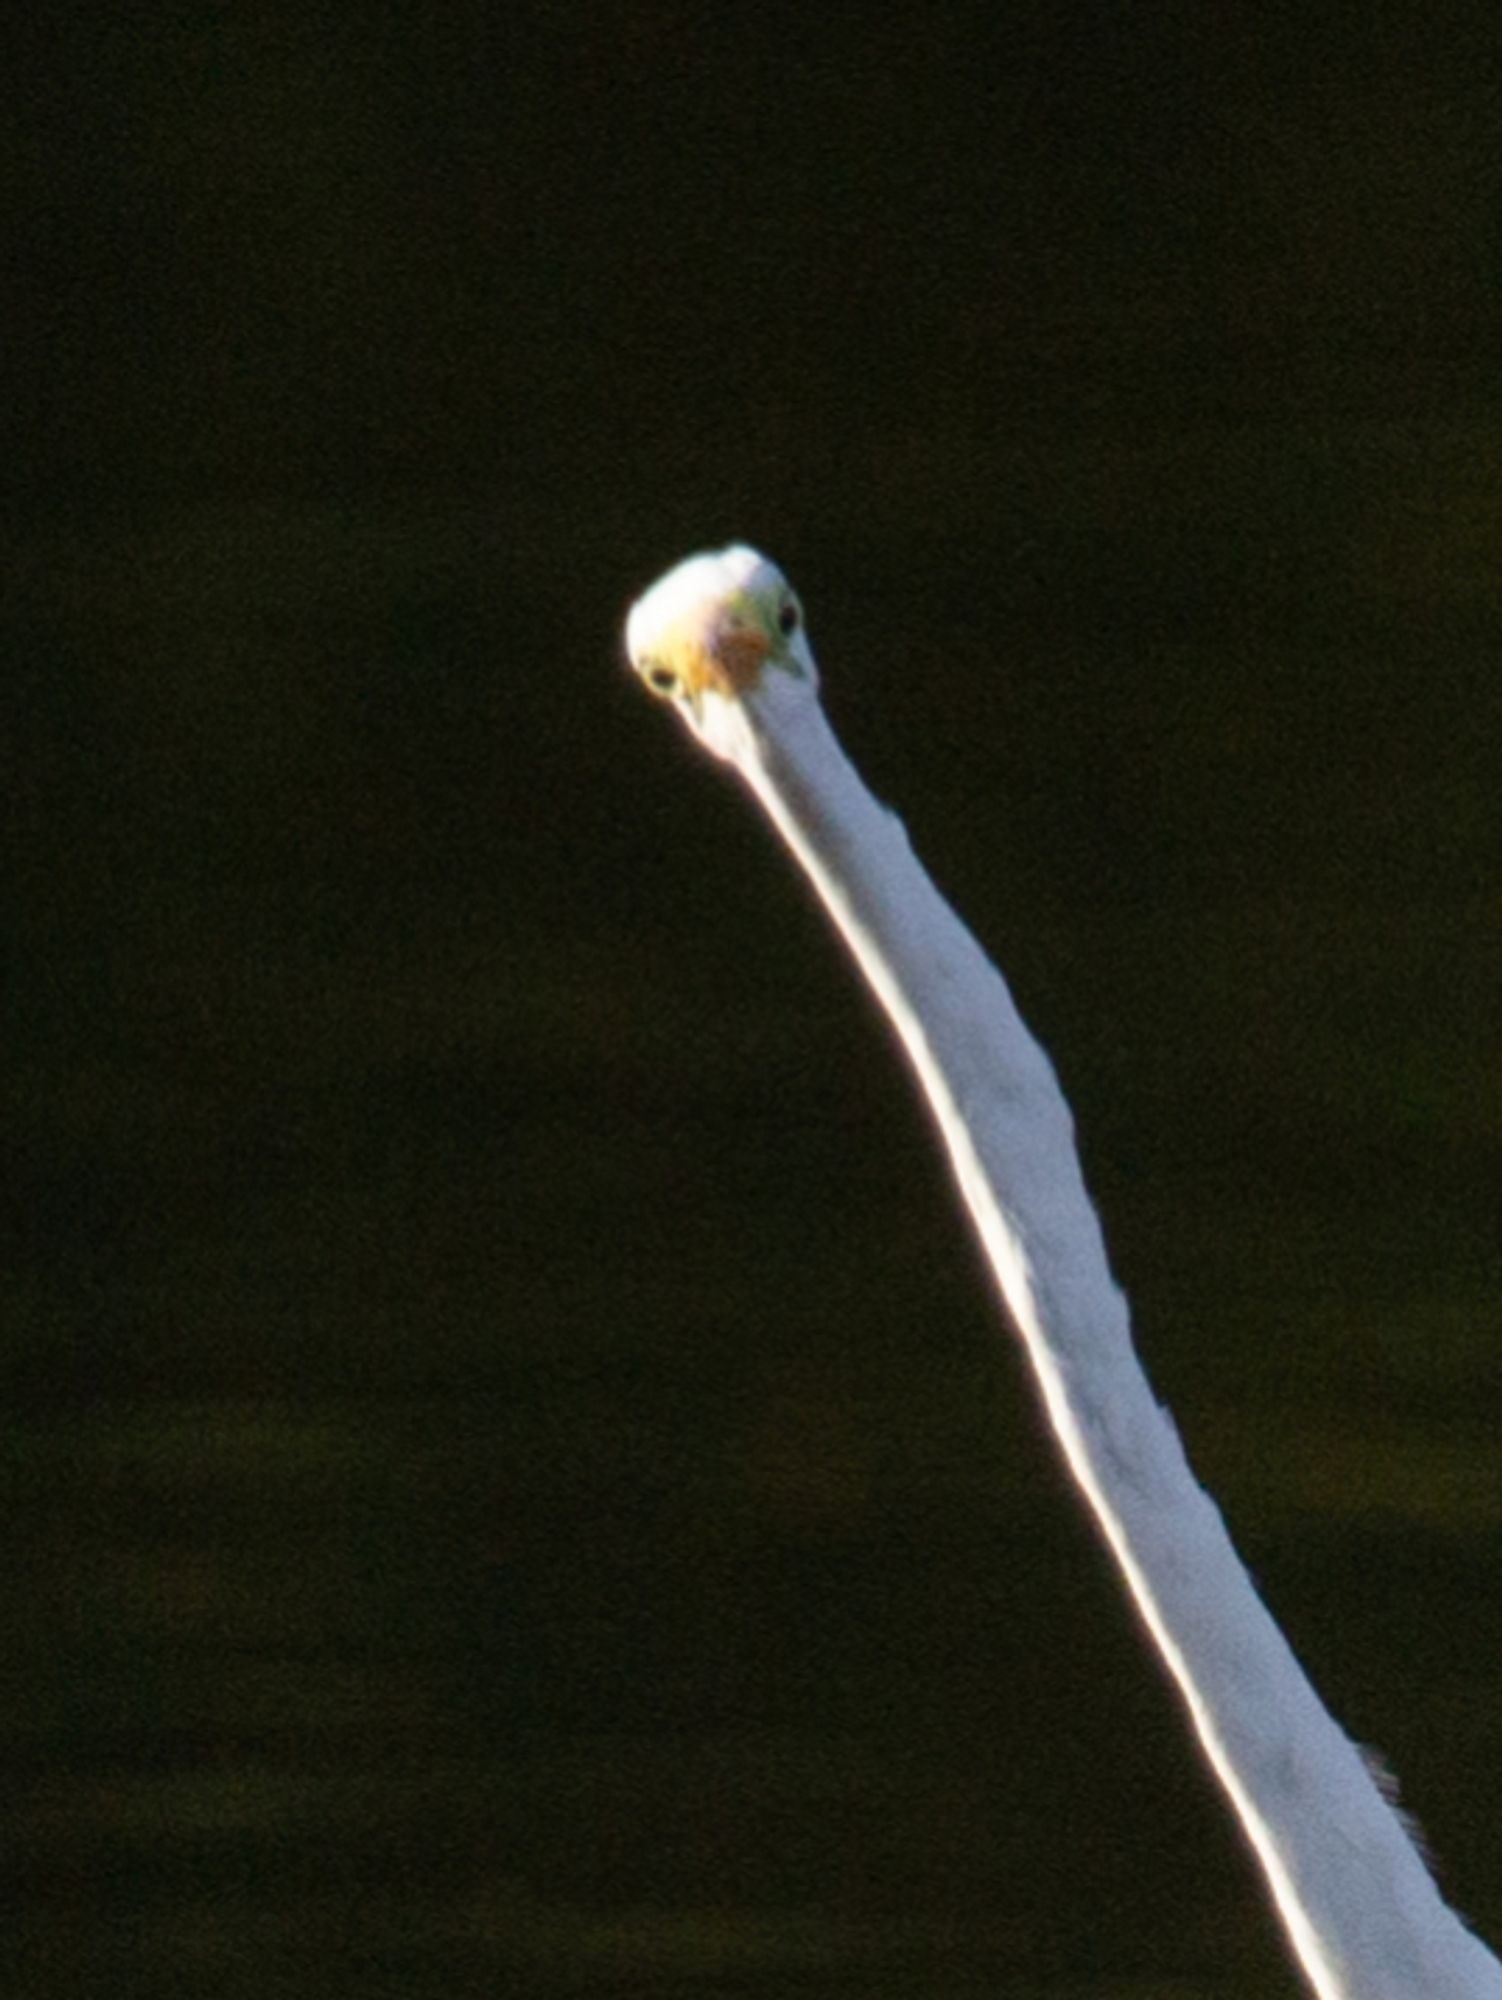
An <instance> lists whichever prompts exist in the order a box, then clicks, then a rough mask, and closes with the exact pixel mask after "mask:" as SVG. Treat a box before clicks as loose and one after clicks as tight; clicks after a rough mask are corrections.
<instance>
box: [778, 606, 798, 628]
mask: <svg viewBox="0 0 1502 2000" xmlns="http://www.w3.org/2000/svg"><path fill="white" fill-rule="evenodd" d="M777 623H778V625H779V627H780V628H781V630H782V631H784V632H796V631H797V629H798V607H797V605H796V604H784V605H783V607H782V609H781V610H780V611H779V612H778V614H777Z"/></svg>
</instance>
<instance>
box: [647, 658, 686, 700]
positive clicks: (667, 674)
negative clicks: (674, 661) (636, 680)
mask: <svg viewBox="0 0 1502 2000" xmlns="http://www.w3.org/2000/svg"><path fill="white" fill-rule="evenodd" d="M641 677H642V679H643V680H644V681H645V682H646V684H647V686H648V687H649V688H650V689H651V690H652V692H653V694H660V695H664V696H668V695H675V694H677V692H678V676H677V675H676V674H675V673H674V672H673V669H672V668H671V667H665V666H664V665H663V664H662V662H661V661H660V660H651V661H649V662H648V663H647V665H646V666H644V667H643V668H642V670H641Z"/></svg>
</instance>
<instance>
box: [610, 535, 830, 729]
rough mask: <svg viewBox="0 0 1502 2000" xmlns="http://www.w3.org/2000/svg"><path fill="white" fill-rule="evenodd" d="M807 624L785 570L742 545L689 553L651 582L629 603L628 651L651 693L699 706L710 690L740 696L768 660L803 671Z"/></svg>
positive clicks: (731, 698)
mask: <svg viewBox="0 0 1502 2000" xmlns="http://www.w3.org/2000/svg"><path fill="white" fill-rule="evenodd" d="M802 623H803V614H802V610H801V608H800V606H799V604H798V600H797V598H796V597H795V596H794V594H793V591H792V589H791V587H790V586H789V584H788V581H787V578H786V577H785V576H784V575H783V574H782V571H781V570H780V569H778V567H777V565H776V564H775V563H771V562H768V561H767V559H766V557H765V556H761V555H758V554H757V552H756V551H755V549H749V548H746V547H744V546H743V545H740V544H737V545H735V546H733V547H731V548H728V549H722V550H719V551H718V552H716V553H715V554H712V555H700V556H690V557H689V558H688V560H687V561H686V562H682V563H679V565H678V566H677V568H676V569H672V570H669V572H668V573H667V575H666V576H664V577H662V578H661V579H660V580H659V581H658V582H657V583H655V584H653V586H652V588H651V589H650V590H649V591H647V592H646V594H645V595H644V596H643V597H641V598H640V599H638V601H637V603H636V604H635V605H634V606H633V607H632V611H631V615H630V618H629V619H628V620H627V624H626V650H627V653H628V654H629V656H630V660H631V665H632V667H633V668H634V669H635V671H636V672H637V673H638V674H639V675H640V677H641V679H642V680H643V681H644V682H645V683H646V685H647V687H648V688H649V689H650V691H651V692H652V693H653V694H655V695H658V696H660V697H661V698H662V699H663V700H665V701H677V700H687V701H688V702H689V703H690V704H691V705H693V706H694V707H695V708H697V707H698V706H699V705H700V704H701V703H702V701H703V699H704V697H705V695H707V694H717V695H720V696H722V697H723V698H724V699H725V700H727V701H736V700H739V699H740V697H742V696H743V695H745V694H748V693H750V692H751V690H752V689H753V688H755V687H756V686H757V684H758V683H759V681H760V679H761V676H762V673H763V671H764V670H765V668H767V667H768V666H776V667H782V668H783V669H785V670H786V671H788V672H790V673H794V674H798V675H802V674H804V673H805V672H806V668H805V665H804V661H803V659H802V658H801V657H800V651H801V648H800V647H799V645H798V644H797V639H798V635H799V634H800V632H801V629H802Z"/></svg>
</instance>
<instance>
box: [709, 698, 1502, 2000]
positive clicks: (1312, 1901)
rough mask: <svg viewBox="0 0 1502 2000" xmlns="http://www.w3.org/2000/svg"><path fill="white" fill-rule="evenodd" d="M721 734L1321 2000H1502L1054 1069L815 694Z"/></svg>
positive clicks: (714, 728)
mask: <svg viewBox="0 0 1502 2000" xmlns="http://www.w3.org/2000/svg"><path fill="white" fill-rule="evenodd" d="M713 706H714V709H715V711H716V712H715V714H714V715H713V717H712V718H709V726H708V727H706V728H704V729H703V730H701V734H703V735H704V736H705V738H706V740H707V741H709V742H710V745H711V747H712V748H713V749H715V750H716V751H717V752H718V754H719V755H721V756H723V757H725V758H727V759H728V760H729V761H730V762H732V763H733V764H734V765H735V766H736V768H737V769H738V770H739V771H740V773H741V775H742V777H744V778H745V780H746V781H747V783H748V784H749V785H750V786H751V788H752V790H753V791H754V792H755V793H756V795H757V797H758V798H759V799H760V800H761V802H762V804H763V806H764V807H765V808H766V810H767V812H768V814H769V815H770V816H771V818H772V820H773V821H774V823H775V824H776V826H777V829H778V831H779V832H780V833H781V834H782V836H783V838H784V840H785V841H786V842H787V844H788V846H789V847H790V848H791V849H792V851H793V853H794V854H795V855H796V856H797V858H798V860H799V861H800V863H801V864H802V866H803V867H804V869H805V870H806V871H807V873H808V875H809V877H810V879H811V880H812V882H813V884H814V887H815V888H816V889H817V891H818V893H819V895H820V897H821V898H822V900H823V902H824V904H825V906H826V908H827V909H828V911H829V913H830V915H831V916H832V917H833V919H834V921H835V923H836V924H837V925H838V926H839V929H840V931H841V932H842V933H843V935H844V938H845V941H846V943H847V944H848V945H849V946H850V949H851V950H852V952H853V953H854V954H855V957H856V958H857V960H858V961H859V963H860V966H861V969H862V971H863V972H864V973H865V975H866V978H867V979H868V980H869V981H870V983H871V986H872V987H873V988H874V990H875V992H876V995H877V997H878V998H879V999H880V1001H881V1003H882V1005H883V1007H884V1008H885V1009H886V1011H887V1013H888V1014H889V1015H890V1016H891V1018H892V1021H893V1023H894V1024H895V1026H896V1028H897V1032H898V1034H899V1035H900V1036H901V1038H902V1042H903V1045H904V1046H905V1048H906V1050H907V1053H908V1056H909V1058H910V1060H911V1061H912V1064H913V1067H914V1068H915V1070H916V1071H917V1073H918V1078H919V1081H920V1083H921V1085H922V1087H923V1091H924V1094H925V1095H926V1097H927V1098H928V1101H929V1104H930V1105H931V1107H932V1109H933V1113H934V1116H935V1118H936V1119H937V1121H938V1125H939V1129H940V1131H941V1132H942V1134H943V1138H944V1142H945V1144H946V1146H947V1147H948V1150H949V1155H950V1159H951V1161H952V1162H953V1165H954V1171H955V1174H956V1177H957V1179H958V1181H959V1185H960V1189H961V1191H962V1193H963V1195H964V1198H965V1201H966V1204H967V1205H968V1207H969V1210H970V1213H971V1215H972V1217H973V1218H974V1221H975V1226H976V1228H977V1230H978V1231H979V1233H980V1237H981V1241H982V1243H983V1244H984V1246H985V1250H986V1255H987V1256H988V1257H989V1259H990V1261H991V1265H992V1267H993V1269H994V1271H995V1273H996V1279H997V1283H998V1285H999V1286H1000V1289H1001V1294H1002V1298H1003V1300H1004V1302H1005V1305H1006V1310H1007V1313H1008V1315H1009V1317H1010V1319H1011V1322H1012V1324H1013V1326H1014V1327H1015V1328H1016V1331H1017V1333H1018V1334H1019V1335H1020V1336H1021V1339H1022V1341H1023V1344H1024V1346H1025V1348H1026V1350H1027V1355H1028V1359H1029V1361H1030V1363H1031V1365H1032V1369H1033V1372H1034V1374H1035V1376H1036V1378H1037V1381H1038V1384H1039V1387H1040V1389H1041V1391H1042V1394H1043V1399H1044V1402H1045V1404H1046V1406H1047V1412H1048V1417H1049V1421H1050V1423H1051V1424H1052V1426H1053V1430H1054V1433H1055V1435H1056V1436H1057V1438H1058V1441H1059V1444H1060V1446H1061V1448H1062V1450H1063V1452H1064V1455H1065V1457H1066V1459H1067V1461H1068V1464H1069V1469H1070V1471H1071V1473H1072V1474H1073V1476H1074V1478H1075V1480H1076V1481H1077V1482H1078V1484H1079V1486H1080V1489H1081V1491H1082V1492H1083V1493H1084V1495H1085V1497H1086V1499H1087V1500H1088V1502H1089V1504H1090V1507H1091V1509H1092V1510H1093V1512H1094V1514H1095V1517H1096V1520H1097V1521H1098V1522H1099V1524H1100V1528H1101V1530H1102V1532H1103V1534H1104V1536H1105V1539H1106V1541H1107V1542H1108V1543H1109V1545H1110V1548H1111V1551H1112V1553H1113V1555H1114V1556H1115V1559H1116V1562H1117V1563H1118V1565H1119V1567H1120V1569H1121V1573H1122V1575H1123V1577H1124V1578H1125V1581H1126V1584H1127V1587H1128V1589H1129V1590H1130V1591H1131V1594H1132V1598H1133V1600H1134V1602H1135V1603H1136V1606H1137V1609H1138V1611H1139V1612H1140V1613H1141V1615H1142V1619H1143V1621H1144V1623H1145V1624H1146V1626H1147V1629H1148V1631H1149V1632H1150V1634H1151V1635H1152V1639H1153V1642H1154V1644H1155V1645H1156V1646H1157V1648H1158V1651H1159V1652H1160V1653H1161V1654H1162V1656H1163V1659H1164V1661H1165V1663H1166V1664H1167V1666H1168V1669H1169V1671H1170V1673H1171V1674H1172V1675H1173V1678H1174V1680H1175V1681H1176V1682H1177V1684H1178V1687H1179V1690H1180V1692H1181V1694H1182V1696H1183V1698H1184V1701H1185V1704H1186V1706H1187V1708H1188V1710H1189V1714H1190V1717H1191V1719H1192V1721H1193V1724H1194V1728H1195V1731H1196V1733H1197V1735H1198V1737H1199V1740H1200V1742H1201V1744H1202V1745H1203V1747H1204V1751H1205V1755H1206V1757H1207V1758H1208V1759H1209V1761H1210V1764H1211V1765H1212V1767H1213V1768H1214V1771H1215V1774H1216V1776H1217V1778H1218V1779H1219V1781H1220V1783H1221V1785H1222V1786H1223V1787H1224V1789H1225V1792H1226V1794H1227V1796H1228V1798H1229V1800H1230V1803H1231V1806H1232V1809H1233V1811H1234V1812H1235V1814H1236V1817H1237V1819H1238V1820H1239V1822H1240V1824H1241V1826H1242V1827H1243V1829H1244V1830H1245V1833H1246V1836H1247V1838H1248V1840H1249V1841H1250V1843H1251V1846H1252V1848H1253V1849H1254V1851H1255V1853H1256V1857H1257V1859H1258V1861H1259V1863H1260V1864H1261V1867H1262V1870H1263V1873H1264V1874H1265V1876H1266V1878H1267V1882H1268V1886H1269V1888H1270V1890H1271V1892H1272V1897H1273V1900H1274V1902H1275V1904H1276V1907H1277V1910H1278V1914H1279V1916H1280V1918H1281V1920H1282V1923H1283V1925H1284V1928H1285V1929H1286V1931H1287V1934H1288V1937H1289V1939H1290V1941H1291V1943H1292V1946H1293V1949H1294V1951H1295V1953H1296V1954H1297V1956H1298V1959H1299V1962H1300V1964H1301V1965H1302V1967H1303V1969H1304V1972H1305V1974H1306V1976H1307V1978H1308V1981H1309V1984H1310V1986H1311V1987H1312V1988H1313V1990H1314V1991H1315V1993H1316V1994H1318V1995H1320V1996H1321V2000H1488V1996H1502V1965H1499V1963H1498V1961H1497V1960H1496V1959H1495V1958H1493V1957H1492V1955H1491V1954H1490V1952H1488V1951H1487V1950H1486V1948H1485V1947H1484V1946H1483V1945H1482V1944H1481V1943H1480V1942H1479V1941H1478V1940H1477V1939H1476V1938H1475V1937H1474V1936H1473V1935H1472V1934H1471V1933H1470V1932H1469V1931H1468V1930H1467V1929H1466V1928H1465V1926H1464V1925H1463V1924H1462V1923H1461V1921H1460V1919H1459V1918H1458V1917H1457V1916H1456V1915H1455V1914H1454V1912H1453V1911H1452V1910H1450V1909H1449V1908H1448V1907H1447V1905H1446V1904H1445V1903H1444V1902H1443V1901H1442V1900H1441V1898H1440V1896H1439V1894H1438V1892H1437V1890H1436V1888H1435V1886H1434V1883H1433V1881H1432V1880H1431V1878H1430V1876H1429V1874H1428V1871H1427V1870H1426V1868H1425V1867H1424V1865H1423V1862H1422V1861H1421V1860H1420V1858H1419V1856H1418V1854H1417V1853H1416V1852H1415V1850H1414V1847H1413V1845H1412V1843H1411V1842H1410V1840H1409V1839H1408V1836H1407V1834H1406V1833H1405V1832H1404V1830H1403V1827H1402V1825H1401V1823H1400V1821H1399V1819H1398V1818H1397V1816H1396V1815H1395V1814H1394V1812H1393V1811H1392V1809H1391V1808H1390V1807H1389V1805H1388V1803H1387V1801H1386V1800H1385V1799H1384V1798H1383V1796H1382V1794H1381V1792H1380V1790H1379V1789H1378V1787H1377V1785H1376V1783H1375V1782H1374V1780H1373V1778H1372V1775H1371V1772H1370V1771H1369V1770H1368V1768H1367V1766H1366V1764H1365V1762H1364V1761H1363V1759H1362V1756H1361V1754H1360V1752H1359V1751H1358V1750H1357V1749H1356V1747H1355V1745H1353V1744H1352V1743H1351V1742H1350V1741H1349V1739H1348V1738H1347V1737H1346V1736H1345V1735H1344V1734H1343V1733H1342V1731H1341V1730H1340V1729H1339V1727H1338V1726H1337V1725H1336V1723H1335V1722H1334V1721H1333V1720H1332V1718H1331V1717H1330V1715H1329V1713H1328V1712H1327V1711H1326V1709H1325V1708H1324V1706H1323V1705H1322V1703H1321V1702H1320V1700H1319V1697H1318V1696H1317V1695H1316V1694H1315V1692H1314V1689H1313V1688H1312V1687H1311V1686H1310V1684H1309V1681H1308V1680H1307V1679H1306V1677H1305V1675H1304V1673H1303V1670H1302V1668H1301V1667H1300V1666H1299V1663H1298V1661H1297V1660H1296V1659H1295V1657H1294V1655H1293V1653H1292V1651H1291V1650H1290V1648H1289V1646H1288V1643H1287V1641H1286V1640H1285V1639H1284V1637H1283V1635H1282V1633H1281V1632H1280V1631H1279V1629H1278V1627H1277V1625H1276V1624H1275V1623H1274V1622H1273V1619H1272V1617H1271V1616H1270V1614H1269V1613H1268V1611H1267V1609H1266V1607H1265V1606H1264V1605H1263V1603H1262V1601H1261V1599H1260V1598H1259V1597H1258V1595H1257V1593H1256V1591H1255V1590H1254V1589H1253V1587H1252V1584H1251V1581H1250V1579H1249V1578H1248V1576H1247V1573H1246V1571H1245V1570H1244V1568H1243V1567H1242V1565H1241V1562H1240V1560H1239V1559H1238V1557H1237V1555H1236V1551H1235V1549H1234V1548H1233V1547H1232V1545H1231V1541H1230V1538H1229V1536H1228V1535H1227V1533H1226V1530H1225V1527H1224V1525H1223V1524H1222V1521H1221V1518H1220V1514H1219V1512H1218V1511H1217V1509H1216V1507H1215V1506H1214V1504H1213V1502H1212V1501H1211V1500H1210V1498H1209V1496H1208V1495H1207V1494H1206V1493H1205V1492H1204V1491H1203V1489H1202V1488H1201V1487H1200V1486H1199V1485H1198V1484H1197V1483H1196V1481H1195V1478H1194V1475H1193V1474H1192V1472H1191V1471H1190V1469H1189V1466H1188V1463H1187V1461H1186V1460H1185V1457H1184V1453H1183V1449H1182V1447H1181V1445H1180V1443H1179V1439H1178V1435H1177V1433H1176V1431H1175V1430H1174V1427H1173V1424H1172V1422H1171V1421H1170V1419H1169V1417H1168V1416H1167V1414H1166V1413H1165V1411H1164V1410H1162V1409H1161V1408H1160V1407H1159V1405H1158V1404H1157V1402H1156V1401H1155V1400H1154V1397H1153V1394H1152V1391H1151V1389H1150V1387H1149V1385H1148V1383H1147V1380H1146V1378H1145V1376H1144V1375H1143V1373H1142V1370H1141V1367H1140V1365H1139V1363H1138V1361H1137V1358H1136V1354H1135V1352H1134V1350H1133V1347H1132V1341H1131V1333H1130V1327H1129V1323H1128V1316H1127V1309H1126V1303H1125V1301H1124V1299H1123V1298H1122V1295H1121V1293H1120V1292H1119V1291H1118V1290H1117V1287H1116V1285H1115V1282H1114V1280H1113V1279H1112V1276H1111V1272H1110V1268H1109V1266H1108V1264H1107V1260H1106V1253H1105V1246H1104V1243H1103V1241H1102V1238H1101V1232H1100V1227H1099V1224H1098V1222H1097V1219H1096V1215H1095V1211H1094V1209H1093V1207H1092V1206H1091V1203H1090V1198H1089V1196H1088V1194H1087V1193H1086V1190H1085V1184H1084V1180H1083V1178H1082V1175H1081V1171H1080V1165H1079V1160H1078V1157H1077V1155H1076V1152H1075V1147H1074V1137H1073V1123H1072V1120H1071V1118H1070V1114H1069V1109H1068V1106H1067V1105H1066V1103H1065V1101H1064V1098H1063V1095H1062V1093H1061V1092H1060V1090H1059V1086H1058V1083H1057V1081H1056V1080H1055V1077H1054V1073H1053V1069H1052V1066H1051V1065H1050V1063H1049V1061H1048V1058H1047V1057H1046V1056H1045V1055H1044V1053H1043V1051H1042V1049H1040V1048H1039V1046H1038V1044H1037V1043H1036V1042H1035V1041H1034V1040H1033V1038H1032V1036H1031V1035H1030V1034H1029V1033H1028V1030H1027V1028H1026V1027H1025V1026H1024V1024H1023V1022H1022V1020H1021V1018H1020V1016H1019V1015H1018V1013H1017V1009H1016V1007H1015V1006H1014V1004H1013V1001H1012V997H1011V994H1010V993H1009V992H1008V990H1007V986H1006V983H1005V981H1004V980H1003V979H1002V977H1001V975H1000V973H999V972H997V970H996V968H995V967H994V966H993V965H992V964H991V963H990V961H989V960H988V959H987V958H986V957H985V955H984V954H983V953H982V951H981V949H980V947H979V946H978V945H977V944H976V942H975V940H974V938H973V937H972V936H971V935H970V933H969V932H968V931H967V930H966V929H965V926H964V925H963V924H962V923H961V922H960V920H959V918H958V917H957V916H956V915H955V913H954V911H953V910H951V909H950V907H949V905H948V904H947V903H946V902H945V901H944V899H943V897H942V896H940V894H939V893H938V891H937V890H936V889H935V888H934V886H933V884H932V882H931V881H930V880H929V878H928V876H927V875H926V874H925V872H924V870H923V868H922V867H921V866H920V864H919V862H918V861H917V860H916V858H915V857H914V855H913V851H912V848H911V847H910V845H909V843H908V839H907V836H906V834H905V833H904V831H903V829H902V827H901V825H900V824H899V822H898V821H897V820H896V818H895V817H894V816H893V815H892V814H891V813H889V812H888V811H887V810H886V808H885V807H883V806H881V805H879V804H878V803H877V801H876V800H875V799H873V798H872V796H871V794H870V793H869V792H868V791H867V790H866V788H865V786H864V785H863V784H862V783H861V781H860V778H859V777H858V776H857V775H856V772H855V770H854V769H853V767H852V766H851V764H850V763H849V761H848V759H847V758H846V756H845V754H844V752H843V751H842V750H841V748H840V746H839V744H838V742H837V741H836V739H835V737H834V734H833V732H832V730H831V729H830V727H829V724H828V722H827V721H826V719H825V716H824V713H823V710H822V709H821V707H820V706H819V702H818V697H817V694H816V692H815V690H814V688H813V686H812V685H811V684H810V683H809V682H808V681H800V680H798V679H796V678H795V677H794V676H792V675H790V674H788V673H786V672H782V671H778V670H776V669H772V670H769V671H767V672H766V673H765V674H764V675H763V676H762V679H761V681H760V684H759V685H758V686H756V687H755V688H754V689H752V690H750V691H749V692H748V693H746V694H744V695H743V696H742V697H741V698H740V699H739V700H735V701H722V700H720V699H719V698H718V697H715V698H713Z"/></svg>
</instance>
